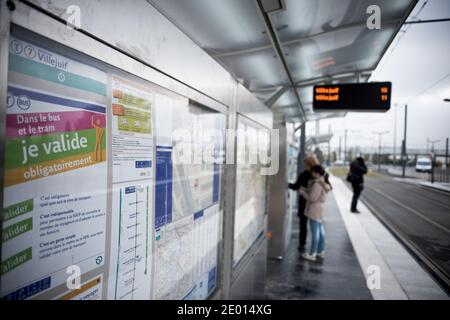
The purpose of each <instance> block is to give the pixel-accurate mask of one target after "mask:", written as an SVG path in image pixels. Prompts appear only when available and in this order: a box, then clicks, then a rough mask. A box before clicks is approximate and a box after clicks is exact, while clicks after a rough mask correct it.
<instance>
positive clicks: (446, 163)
mask: <svg viewBox="0 0 450 320" xmlns="http://www.w3.org/2000/svg"><path fill="white" fill-rule="evenodd" d="M447 168H448V138H447V139H446V140H445V169H446V170H447Z"/></svg>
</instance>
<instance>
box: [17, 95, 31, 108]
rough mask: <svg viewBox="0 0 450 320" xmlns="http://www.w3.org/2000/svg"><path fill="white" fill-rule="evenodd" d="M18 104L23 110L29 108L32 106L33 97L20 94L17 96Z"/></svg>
mask: <svg viewBox="0 0 450 320" xmlns="http://www.w3.org/2000/svg"><path fill="white" fill-rule="evenodd" d="M17 106H18V107H19V108H20V109H22V110H28V109H30V107H31V99H30V97H28V96H25V95H20V96H18V97H17Z"/></svg>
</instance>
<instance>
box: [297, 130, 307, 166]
mask: <svg viewBox="0 0 450 320" xmlns="http://www.w3.org/2000/svg"><path fill="white" fill-rule="evenodd" d="M305 144H306V122H303V123H302V126H301V128H300V146H299V147H300V148H299V150H300V152H299V154H298V173H299V174H300V173H301V172H303V171H305V164H304V163H303V160H305V156H306V146H305Z"/></svg>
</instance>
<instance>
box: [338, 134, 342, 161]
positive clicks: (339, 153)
mask: <svg viewBox="0 0 450 320" xmlns="http://www.w3.org/2000/svg"><path fill="white" fill-rule="evenodd" d="M341 140H342V137H341V136H339V151H338V160H341Z"/></svg>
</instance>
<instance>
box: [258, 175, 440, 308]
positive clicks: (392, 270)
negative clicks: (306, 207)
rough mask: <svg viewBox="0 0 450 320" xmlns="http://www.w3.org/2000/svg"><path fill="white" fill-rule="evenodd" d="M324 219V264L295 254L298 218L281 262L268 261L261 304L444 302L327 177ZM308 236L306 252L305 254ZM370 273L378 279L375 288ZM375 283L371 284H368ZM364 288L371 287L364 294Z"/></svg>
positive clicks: (413, 262)
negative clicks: (266, 301) (275, 301)
mask: <svg viewBox="0 0 450 320" xmlns="http://www.w3.org/2000/svg"><path fill="white" fill-rule="evenodd" d="M330 180H331V183H332V185H333V191H332V192H331V193H330V194H329V196H328V200H327V209H326V215H325V230H326V237H327V238H326V250H325V258H324V259H323V260H322V259H318V260H317V261H314V262H311V261H307V260H305V259H303V258H302V257H301V252H299V251H298V249H297V248H298V218H297V217H295V220H294V225H295V227H294V231H293V235H292V239H291V242H290V244H289V246H288V249H287V250H286V254H285V256H284V257H283V259H282V260H272V259H271V260H269V262H268V266H267V279H266V298H267V299H286V300H291V299H307V300H309V299H340V300H341V299H344V300H347V299H352V300H354V299H356V300H369V299H374V300H394V299H395V300H422V299H427V300H430V299H431V300H432V299H439V300H442V299H449V297H448V295H447V294H446V293H445V292H444V291H443V290H442V289H441V288H440V287H439V285H438V284H437V283H436V282H435V281H434V280H433V279H432V278H431V277H430V276H429V275H428V273H427V272H426V271H425V270H424V269H423V268H422V267H421V266H420V265H419V263H418V262H417V261H416V260H415V259H414V258H413V257H412V256H411V254H410V253H409V252H408V251H407V250H406V249H405V248H404V247H403V246H402V244H401V243H399V242H398V241H397V240H396V238H394V236H393V235H392V234H391V233H390V232H389V231H388V230H387V229H386V227H385V226H384V225H383V224H382V223H381V222H380V221H379V220H378V219H377V218H376V217H375V216H374V215H373V214H372V213H371V212H370V210H369V209H368V208H367V207H366V206H365V205H364V204H363V203H362V202H361V201H360V202H359V204H358V209H359V210H360V211H361V213H360V214H353V213H351V212H350V210H349V209H350V208H349V207H350V200H351V196H352V192H351V190H350V189H349V187H348V186H347V185H346V184H345V183H344V181H343V180H341V179H340V178H337V177H331V179H330ZM309 240H310V239H309V235H308V241H307V248H309V244H310V241H309ZM374 270H376V271H377V272H378V274H379V278H378V279H379V282H378V283H379V286H377V285H376V280H375V278H374V275H375V273H374ZM374 281H375V282H374ZM368 283H369V284H372V285H371V286H370V289H369V287H368Z"/></svg>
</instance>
